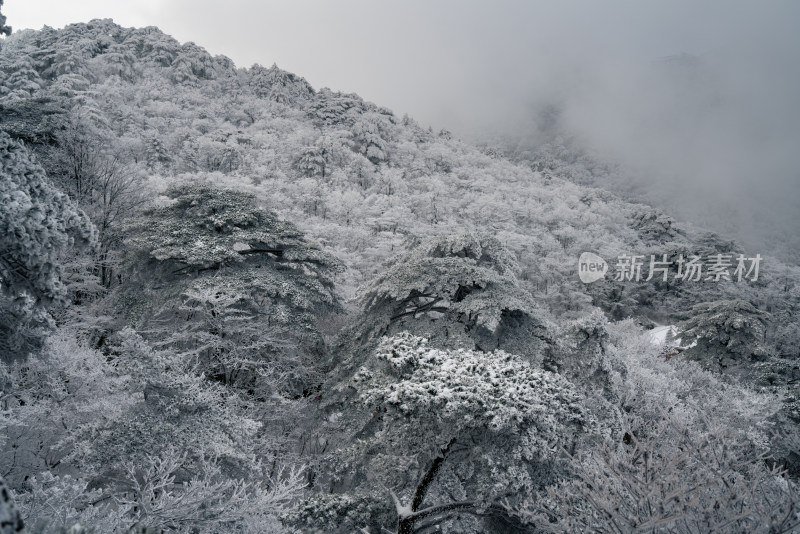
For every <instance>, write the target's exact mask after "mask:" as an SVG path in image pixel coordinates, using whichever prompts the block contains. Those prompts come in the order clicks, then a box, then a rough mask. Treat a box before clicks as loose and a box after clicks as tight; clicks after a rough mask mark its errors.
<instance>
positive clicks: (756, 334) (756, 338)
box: [678, 300, 769, 367]
mask: <svg viewBox="0 0 800 534" xmlns="http://www.w3.org/2000/svg"><path fill="white" fill-rule="evenodd" d="M685 316H686V320H685V321H683V322H681V323H679V325H678V328H679V329H680V330H681V332H682V335H683V337H684V338H685V339H684V343H685V344H688V342H690V341H691V340H694V341H696V345H695V346H693V347H691V348H689V349H687V350H686V351H684V354H686V355H687V356H690V357H694V358H696V359H698V360H701V361H706V363H710V362H711V361H713V362H714V363H718V364H719V365H720V366H723V367H727V366H729V365H732V364H735V363H736V362H735V360H737V359H738V360H764V359H766V358H767V357H768V356H769V352H768V349H767V347H766V346H765V343H764V341H765V339H764V334H765V332H766V323H767V320H768V318H769V314H767V313H765V312H762V311H760V310H759V309H757V308H756V307H755V306H753V305H752V304H750V303H749V302H745V301H742V300H725V301H715V302H704V303H701V304H697V305H695V306H694V307H692V309H691V310H690V311H688V312H687V313H686V314H685ZM731 360H733V361H731Z"/></svg>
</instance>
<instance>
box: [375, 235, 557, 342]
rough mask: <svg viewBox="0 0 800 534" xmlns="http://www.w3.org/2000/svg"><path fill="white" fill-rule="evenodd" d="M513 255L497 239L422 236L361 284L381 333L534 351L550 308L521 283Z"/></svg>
mask: <svg viewBox="0 0 800 534" xmlns="http://www.w3.org/2000/svg"><path fill="white" fill-rule="evenodd" d="M516 269H517V265H516V261H515V259H514V258H513V256H512V255H511V254H510V253H509V252H508V250H506V249H505V248H504V247H503V245H502V244H501V243H500V241H498V240H497V239H496V238H494V237H490V236H479V235H471V234H463V235H448V236H437V237H430V238H425V239H423V240H422V241H421V242H419V243H418V244H417V245H416V246H414V247H413V248H412V249H411V250H410V251H409V252H407V253H406V254H403V255H400V256H398V257H397V258H395V259H394V260H393V261H392V263H391V264H390V266H389V267H388V268H387V269H386V270H385V271H384V272H382V273H381V274H380V275H379V276H377V277H376V278H375V279H374V280H372V281H371V282H370V283H369V284H367V285H366V287H365V288H364V289H363V290H362V293H361V301H362V303H363V306H364V310H365V316H366V318H367V320H368V321H369V323H368V324H370V325H371V326H372V327H373V328H376V329H377V332H378V333H379V334H380V335H383V334H384V333H387V332H390V333H393V332H398V331H401V330H410V331H412V332H415V333H418V334H420V335H425V336H426V337H429V338H431V339H432V340H441V342H442V343H445V344H446V345H447V346H457V345H460V346H466V347H468V348H475V347H477V348H479V349H481V350H491V349H494V348H498V347H500V348H505V349H507V350H512V349H513V350H515V351H523V352H520V353H521V354H526V355H530V356H535V357H541V354H538V355H536V354H534V353H535V352H537V350H539V349H542V348H543V343H542V342H543V341H546V340H547V332H546V324H547V319H546V314H545V313H544V312H543V311H542V310H541V309H540V308H539V307H538V306H537V305H536V303H535V302H534V299H533V297H532V296H531V295H530V294H529V293H528V292H527V291H525V290H524V289H522V288H521V287H520V285H519V283H518V281H517V278H516V275H515V270H516Z"/></svg>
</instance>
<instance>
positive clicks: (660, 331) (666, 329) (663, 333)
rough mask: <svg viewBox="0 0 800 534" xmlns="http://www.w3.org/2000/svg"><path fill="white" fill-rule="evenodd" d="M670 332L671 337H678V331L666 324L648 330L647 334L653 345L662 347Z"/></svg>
mask: <svg viewBox="0 0 800 534" xmlns="http://www.w3.org/2000/svg"><path fill="white" fill-rule="evenodd" d="M670 332H672V335H673V336H676V335H678V329H677V328H676V327H675V326H674V325H671V324H668V325H663V326H657V327H655V328H653V329H652V330H650V332H648V334H649V335H650V342H651V343H652V344H653V345H663V344H664V343H665V342H666V340H667V335H668V334H669V333H670ZM674 341H680V340H674Z"/></svg>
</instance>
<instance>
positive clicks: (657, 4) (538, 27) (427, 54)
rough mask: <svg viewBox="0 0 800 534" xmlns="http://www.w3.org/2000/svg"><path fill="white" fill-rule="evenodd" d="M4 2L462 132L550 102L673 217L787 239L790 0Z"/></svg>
mask: <svg viewBox="0 0 800 534" xmlns="http://www.w3.org/2000/svg"><path fill="white" fill-rule="evenodd" d="M3 10H4V13H5V14H6V15H7V17H8V23H9V24H10V25H12V26H13V27H14V28H15V29H22V28H26V27H28V28H37V29H38V28H40V27H41V26H42V25H45V24H47V25H49V26H53V27H62V26H64V25H65V24H68V23H71V22H79V21H88V20H90V19H92V18H113V19H114V20H115V21H116V22H117V23H118V24H121V25H124V26H146V25H153V26H158V27H160V28H161V29H162V30H163V31H164V32H166V33H168V34H170V35H172V36H174V37H175V38H177V39H178V40H179V41H194V42H196V43H197V44H199V45H201V46H203V47H205V48H206V49H207V50H209V51H210V52H211V53H212V54H224V55H227V56H228V57H230V58H231V59H233V60H234V61H235V62H236V64H237V65H239V66H250V65H252V64H253V63H256V62H258V63H261V64H263V65H265V66H269V65H271V64H272V63H277V64H278V65H279V66H280V67H282V68H284V69H286V70H289V71H291V72H294V73H296V74H298V75H301V76H303V77H305V78H306V79H307V80H308V81H309V82H310V83H311V84H312V85H313V86H314V87H315V88H321V87H325V86H327V87H330V88H332V89H334V90H341V91H345V92H356V93H358V94H360V95H361V96H363V97H364V98H366V99H367V100H370V101H373V102H375V103H377V104H379V105H382V106H387V107H389V108H391V109H393V110H394V111H395V112H396V113H398V114H402V113H406V112H407V113H409V114H410V115H411V116H413V117H415V118H416V119H418V120H419V121H420V122H421V123H422V124H425V125H429V124H430V125H433V126H434V128H437V129H438V128H442V127H446V128H449V129H451V130H453V131H455V132H457V133H461V134H464V135H469V134H475V133H476V132H477V133H479V134H480V133H482V132H483V133H486V132H490V131H494V132H505V133H509V132H512V133H513V132H515V131H524V129H523V130H520V128H521V126H520V125H521V124H522V125H524V124H525V123H526V121H528V119H529V117H530V116H531V114H532V112H531V110H532V109H534V108H535V107H536V105H537V104H541V103H548V102H554V103H557V104H559V105H560V106H562V108H563V114H562V121H563V125H564V126H565V127H566V128H567V129H569V130H570V131H572V132H574V133H577V134H579V135H581V136H583V138H584V139H585V140H586V142H587V143H589V144H592V145H594V146H595V147H597V148H600V149H601V150H602V151H603V152H604V153H607V154H609V155H611V156H612V157H615V158H619V159H620V160H621V161H624V162H626V163H630V164H632V165H633V166H635V167H636V168H638V169H639V174H640V175H641V177H642V179H643V180H645V181H647V180H650V181H651V182H652V183H654V184H655V183H658V184H662V185H663V184H667V185H669V187H667V188H666V190H665V191H664V195H667V196H669V197H670V200H674V201H675V203H677V204H679V205H683V206H684V207H685V210H684V211H685V212H686V213H685V214H688V215H687V216H689V218H693V219H694V220H696V221H701V220H702V218H701V217H700V216H701V215H703V214H706V213H711V218H712V219H718V220H720V221H728V222H724V223H722V227H724V228H728V227H730V225H729V222H730V218H728V219H726V218H725V217H726V216H729V215H730V213H731V212H736V213H741V214H742V217H741V220H742V221H743V222H742V223H741V224H739V228H738V229H734V231H736V232H738V233H740V235H744V234H743V233H742V232H745V231H746V228H744V227H746V226H747V225H749V224H750V222H752V221H754V220H755V219H761V222H762V223H764V221H765V220H766V222H765V225H764V227H765V228H774V227H780V228H783V229H784V230H787V229H788V230H796V232H797V234H798V235H800V223H798V221H800V216H798V214H799V213H800V100H798V97H800V70H798V69H800V2H798V1H796V0H763V1H756V0H752V1H744V0H702V1H701V0H659V1H655V0H653V1H644V0H603V1H600V0H551V1H547V2H545V1H536V0H524V1H523V0H519V1H515V0H504V1H496V0H493V1H489V0H487V1H484V2H477V1H472V0H458V1H457V0H403V1H393V2H389V1H377V0H335V1H334V0H319V1H311V0H291V1H288V0H287V1H281V2H273V1H263V0H262V1H256V0H250V1H248V0H226V1H210V0H136V1H133V0H114V1H111V0H81V1H80V2H69V1H65V0H6V1H5V5H4V7H3ZM680 53H688V54H692V55H695V56H699V57H700V58H701V62H700V66H701V69H700V71H701V75H699V76H693V74H692V72H691V68H689V69H688V70H687V69H682V68H679V69H678V70H669V69H666V70H664V69H661V67H660V66H659V65H662V63H663V62H661V63H659V62H658V61H657V60H658V59H659V58H663V57H665V56H673V55H676V54H680ZM670 189H671V190H670ZM792 225H796V226H792ZM760 232H762V234H763V232H765V230H760ZM760 237H764V235H761V236H760ZM767 237H769V236H767ZM773 237H774V236H773ZM798 243H800V241H798Z"/></svg>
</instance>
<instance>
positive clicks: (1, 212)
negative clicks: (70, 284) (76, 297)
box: [0, 132, 96, 358]
mask: <svg viewBox="0 0 800 534" xmlns="http://www.w3.org/2000/svg"><path fill="white" fill-rule="evenodd" d="M0 236H2V237H0V307H1V308H2V313H0V331H2V337H0V355H2V357H3V358H11V357H14V356H15V355H20V354H24V353H25V352H26V351H27V350H28V349H29V348H31V346H30V343H31V342H33V341H35V339H36V335H35V333H33V332H32V331H31V330H30V328H29V325H30V323H31V321H32V320H33V319H34V317H33V314H34V313H35V312H36V310H37V309H39V308H40V307H41V306H46V305H49V304H53V303H55V302H58V301H60V300H61V299H63V298H64V296H65V292H64V285H63V283H62V281H61V266H60V264H59V261H58V257H59V254H60V253H62V252H63V251H64V250H66V249H67V248H68V247H70V246H73V245H76V246H92V245H93V244H94V243H95V241H96V231H95V228H94V226H92V224H91V223H90V222H89V219H88V218H87V217H86V215H85V214H84V213H83V212H82V211H80V210H78V209H77V208H76V207H75V205H74V204H73V203H72V202H71V201H70V200H69V198H68V197H67V196H66V195H65V194H63V193H61V192H59V191H58V190H57V189H56V188H55V187H54V186H53V185H52V184H51V183H50V182H49V180H48V179H47V177H46V176H45V173H44V171H43V170H42V168H41V167H40V166H39V165H38V164H37V163H36V162H35V161H34V160H33V159H32V158H31V156H30V154H29V153H28V151H27V150H26V149H25V147H24V146H23V145H22V144H20V143H18V142H16V141H14V140H12V139H11V138H10V137H9V136H8V134H6V133H5V132H0Z"/></svg>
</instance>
